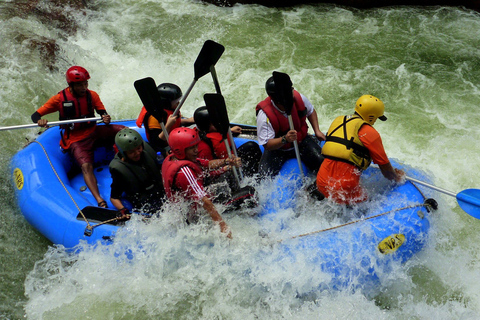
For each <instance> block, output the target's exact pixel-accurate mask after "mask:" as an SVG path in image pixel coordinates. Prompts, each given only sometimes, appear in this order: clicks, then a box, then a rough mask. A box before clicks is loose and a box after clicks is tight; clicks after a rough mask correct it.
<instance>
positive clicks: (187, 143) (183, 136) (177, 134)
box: [168, 128, 200, 159]
mask: <svg viewBox="0 0 480 320" xmlns="http://www.w3.org/2000/svg"><path fill="white" fill-rule="evenodd" d="M199 142H200V137H199V136H198V133H197V131H196V130H194V129H190V128H176V129H173V131H172V132H171V133H170V136H169V137H168V144H169V145H170V148H171V149H172V152H173V154H174V155H175V157H177V158H178V159H185V149H186V148H189V147H192V146H194V145H197V144H198V143H199Z"/></svg>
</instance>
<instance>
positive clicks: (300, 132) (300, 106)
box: [255, 90, 308, 149]
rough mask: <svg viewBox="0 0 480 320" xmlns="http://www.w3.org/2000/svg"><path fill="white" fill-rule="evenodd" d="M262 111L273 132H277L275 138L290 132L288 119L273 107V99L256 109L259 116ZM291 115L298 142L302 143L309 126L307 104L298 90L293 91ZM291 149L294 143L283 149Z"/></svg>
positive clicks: (284, 146) (265, 101) (266, 100)
mask: <svg viewBox="0 0 480 320" xmlns="http://www.w3.org/2000/svg"><path fill="white" fill-rule="evenodd" d="M260 109H261V110H263V112H265V114H266V115H267V117H268V119H269V120H270V123H271V124H272V127H273V130H275V138H278V137H281V136H283V135H285V134H287V132H288V131H290V125H289V123H288V118H287V117H285V116H284V115H283V114H282V113H281V112H280V111H279V110H278V109H277V108H275V107H274V106H273V104H272V99H271V98H270V97H267V98H266V99H265V100H263V101H262V102H260V103H259V104H258V105H257V107H256V108H255V110H256V112H257V114H258V111H260ZM291 115H292V122H293V127H294V129H295V130H296V131H297V141H298V142H299V143H300V142H302V140H303V139H305V137H306V136H307V132H308V125H307V122H306V118H307V109H306V107H305V103H304V102H303V99H302V96H301V95H300V93H298V92H297V91H296V90H294V91H293V106H292V112H291ZM291 148H293V144H292V143H286V144H285V145H283V147H282V149H291Z"/></svg>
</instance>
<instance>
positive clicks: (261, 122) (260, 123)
mask: <svg viewBox="0 0 480 320" xmlns="http://www.w3.org/2000/svg"><path fill="white" fill-rule="evenodd" d="M300 96H301V97H302V100H303V103H304V104H305V108H306V109H307V117H309V116H310V115H311V114H312V113H313V111H314V110H315V109H314V108H313V105H312V103H311V102H310V100H308V99H307V98H306V97H305V96H304V95H303V94H301V93H300ZM272 105H273V107H275V108H276V109H277V110H278V111H280V113H281V114H282V115H284V116H285V118H287V117H288V116H287V113H286V112H285V111H282V110H280V109H278V108H277V106H276V105H275V103H274V102H273V101H272ZM273 138H275V130H273V127H272V124H271V123H270V120H269V119H268V117H267V115H266V114H265V112H263V110H261V109H260V110H259V111H258V114H257V139H258V144H259V145H261V146H263V145H265V144H266V143H267V142H268V140H270V139H273Z"/></svg>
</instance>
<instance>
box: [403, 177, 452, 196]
mask: <svg viewBox="0 0 480 320" xmlns="http://www.w3.org/2000/svg"><path fill="white" fill-rule="evenodd" d="M405 179H407V180H410V181H413V182H416V183H418V184H421V185H423V186H425V187H429V188H430V189H433V190H437V191H439V192H441V193H445V194H447V195H449V196H452V197H456V196H457V195H456V194H455V193H453V192H451V191H448V190H445V189H442V188H439V187H436V186H434V185H431V184H429V183H426V182H423V181H420V180H417V179H415V178H411V177H408V176H406V177H405Z"/></svg>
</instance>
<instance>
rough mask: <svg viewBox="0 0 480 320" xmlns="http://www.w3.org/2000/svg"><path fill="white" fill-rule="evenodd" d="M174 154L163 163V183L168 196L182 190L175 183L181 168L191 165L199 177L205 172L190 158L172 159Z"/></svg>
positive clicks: (172, 195) (170, 196)
mask: <svg viewBox="0 0 480 320" xmlns="http://www.w3.org/2000/svg"><path fill="white" fill-rule="evenodd" d="M173 156H174V155H173V154H170V155H168V157H167V158H166V159H165V160H164V161H163V164H162V176H163V185H164V187H165V193H166V194H167V197H168V198H172V197H174V193H175V192H176V191H179V190H180V188H178V187H177V186H176V185H175V178H176V176H177V174H178V172H179V171H180V169H181V168H183V167H189V168H190V169H192V170H193V172H195V174H196V176H197V177H200V176H201V175H202V173H203V171H202V168H201V167H200V165H198V164H196V163H195V162H192V161H189V160H172V157H173Z"/></svg>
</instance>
